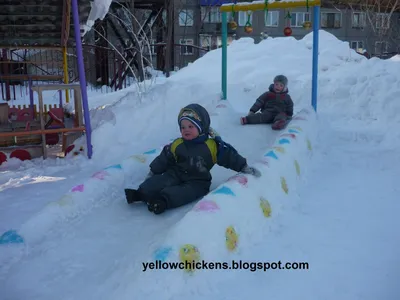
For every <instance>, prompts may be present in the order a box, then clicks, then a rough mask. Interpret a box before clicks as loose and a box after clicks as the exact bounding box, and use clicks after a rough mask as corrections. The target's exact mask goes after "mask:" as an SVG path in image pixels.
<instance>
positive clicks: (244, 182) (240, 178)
mask: <svg viewBox="0 0 400 300" xmlns="http://www.w3.org/2000/svg"><path fill="white" fill-rule="evenodd" d="M228 181H236V182H238V183H239V184H241V185H243V186H247V182H248V179H247V177H246V176H244V175H235V176H232V177H230V178H229V179H228Z"/></svg>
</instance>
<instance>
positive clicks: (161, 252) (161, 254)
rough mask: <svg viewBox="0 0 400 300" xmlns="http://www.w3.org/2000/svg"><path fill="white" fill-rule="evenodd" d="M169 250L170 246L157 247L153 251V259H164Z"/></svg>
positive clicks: (170, 249)
mask: <svg viewBox="0 0 400 300" xmlns="http://www.w3.org/2000/svg"><path fill="white" fill-rule="evenodd" d="M171 251H172V248H171V247H161V248H159V249H157V250H156V251H154V260H156V261H157V260H161V261H162V262H163V261H165V260H166V259H167V257H168V255H169V254H170V253H171Z"/></svg>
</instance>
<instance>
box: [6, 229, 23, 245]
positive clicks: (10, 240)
mask: <svg viewBox="0 0 400 300" xmlns="http://www.w3.org/2000/svg"><path fill="white" fill-rule="evenodd" d="M23 242H24V239H23V237H22V236H20V235H19V234H18V233H17V232H16V231H15V230H8V231H6V232H4V233H3V234H2V235H1V236H0V244H2V245H5V244H22V243H23Z"/></svg>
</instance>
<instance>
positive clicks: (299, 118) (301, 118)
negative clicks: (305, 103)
mask: <svg viewBox="0 0 400 300" xmlns="http://www.w3.org/2000/svg"><path fill="white" fill-rule="evenodd" d="M292 120H300V121H307V119H306V118H304V117H300V116H296V117H294V118H293V119H292Z"/></svg>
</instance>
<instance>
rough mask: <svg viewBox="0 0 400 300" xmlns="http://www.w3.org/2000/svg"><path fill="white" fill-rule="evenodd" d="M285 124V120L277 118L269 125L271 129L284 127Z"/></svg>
mask: <svg viewBox="0 0 400 300" xmlns="http://www.w3.org/2000/svg"><path fill="white" fill-rule="evenodd" d="M285 126H286V120H278V121H275V122H274V123H273V124H272V126H271V127H272V129H273V130H281V129H283V128H285Z"/></svg>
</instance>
